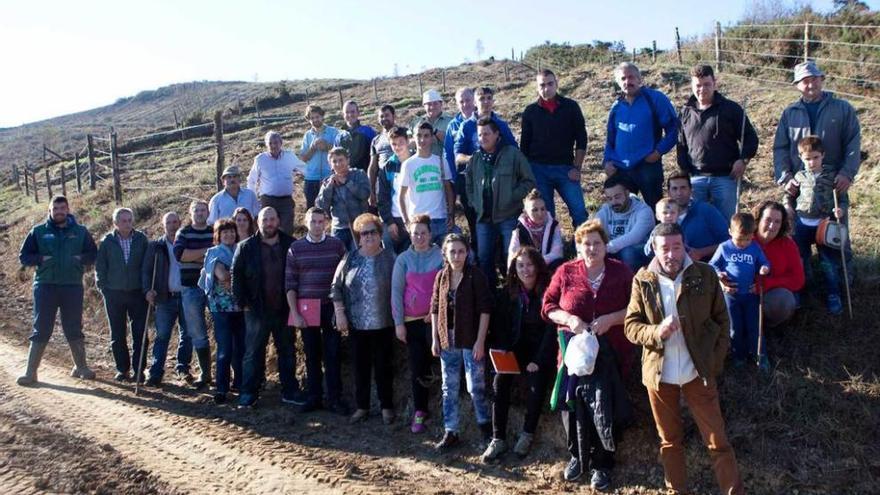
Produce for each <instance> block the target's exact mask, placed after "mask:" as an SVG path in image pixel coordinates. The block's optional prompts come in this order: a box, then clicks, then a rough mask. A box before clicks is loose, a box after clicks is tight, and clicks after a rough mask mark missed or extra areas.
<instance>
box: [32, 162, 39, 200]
mask: <svg viewBox="0 0 880 495" xmlns="http://www.w3.org/2000/svg"><path fill="white" fill-rule="evenodd" d="M31 185H32V186H33V189H34V201H35V202H37V203H39V202H40V191H39V190H38V189H37V171H36V170H34V171H33V172H31Z"/></svg>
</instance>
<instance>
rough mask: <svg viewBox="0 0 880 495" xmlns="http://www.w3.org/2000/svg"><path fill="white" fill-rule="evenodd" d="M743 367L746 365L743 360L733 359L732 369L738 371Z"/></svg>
mask: <svg viewBox="0 0 880 495" xmlns="http://www.w3.org/2000/svg"><path fill="white" fill-rule="evenodd" d="M745 365H746V360H745V359H740V358H733V368H734V369H740V368H742V367H743V366H745Z"/></svg>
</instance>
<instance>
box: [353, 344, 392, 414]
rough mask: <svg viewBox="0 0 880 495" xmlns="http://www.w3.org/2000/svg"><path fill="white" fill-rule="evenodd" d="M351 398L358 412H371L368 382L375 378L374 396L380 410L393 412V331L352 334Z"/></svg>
mask: <svg viewBox="0 0 880 495" xmlns="http://www.w3.org/2000/svg"><path fill="white" fill-rule="evenodd" d="M351 336H352V345H353V346H354V396H355V402H356V403H357V408H358V409H369V408H370V381H371V380H370V379H371V378H372V376H371V375H373V374H375V377H376V392H377V395H378V396H379V405H380V406H381V407H382V409H392V408H394V402H393V401H392V386H393V383H394V369H393V367H392V362H391V360H392V359H393V357H394V329H393V328H392V327H386V328H382V329H379V330H354V331H352V332H351Z"/></svg>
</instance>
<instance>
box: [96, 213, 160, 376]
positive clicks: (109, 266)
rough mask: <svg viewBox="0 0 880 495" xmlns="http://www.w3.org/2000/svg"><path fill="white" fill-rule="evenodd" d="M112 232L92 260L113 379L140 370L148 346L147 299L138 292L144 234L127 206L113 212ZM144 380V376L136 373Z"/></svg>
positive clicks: (144, 243)
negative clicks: (145, 342)
mask: <svg viewBox="0 0 880 495" xmlns="http://www.w3.org/2000/svg"><path fill="white" fill-rule="evenodd" d="M113 227H114V228H113V231H112V232H110V233H108V234H107V235H105V236H104V238H103V239H101V245H100V246H99V247H98V257H97V260H96V261H95V282H96V284H95V285H97V286H98V290H99V291H101V295H102V296H104V310H105V311H106V313H107V322H108V323H109V325H110V349H111V350H112V351H113V361H114V363H115V364H116V376H115V379H116V381H119V382H124V381H128V380H130V379H131V378H132V375H131V372H134V373H135V374H137V370H138V369H140V370H143V369H144V365H145V364H146V362H147V349H146V348H145V347H141V343H142V340H143V338H144V331H145V327H146V325H147V301H146V300H145V299H144V295H143V293H142V292H141V289H142V286H143V281H142V280H141V268H142V265H143V261H144V254H145V253H146V252H147V242H148V241H147V236H146V235H144V233H143V232H141V231H139V230H135V229H134V228H133V227H134V213H133V212H132V211H131V210H130V209H128V208H117V209H116V210H114V211H113ZM129 323H130V324H131V340H132V351H133V352H132V354H131V355H129V354H128V344H127V340H128V335H127V334H128V325H129ZM137 378H139V379H140V380H141V383H143V379H144V376H143V374H141V375H140V376H138V377H137Z"/></svg>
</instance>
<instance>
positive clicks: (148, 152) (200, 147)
mask: <svg viewBox="0 0 880 495" xmlns="http://www.w3.org/2000/svg"><path fill="white" fill-rule="evenodd" d="M215 146H216V145H215V144H214V143H211V144H201V145H196V146H175V147H174V148H160V149H153V150H145V151H132V152H129V153H120V154H119V156H120V157H134V156H143V155H155V154H158V153H168V152H172V151H185V150H203V149H206V148H213V147H215Z"/></svg>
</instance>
